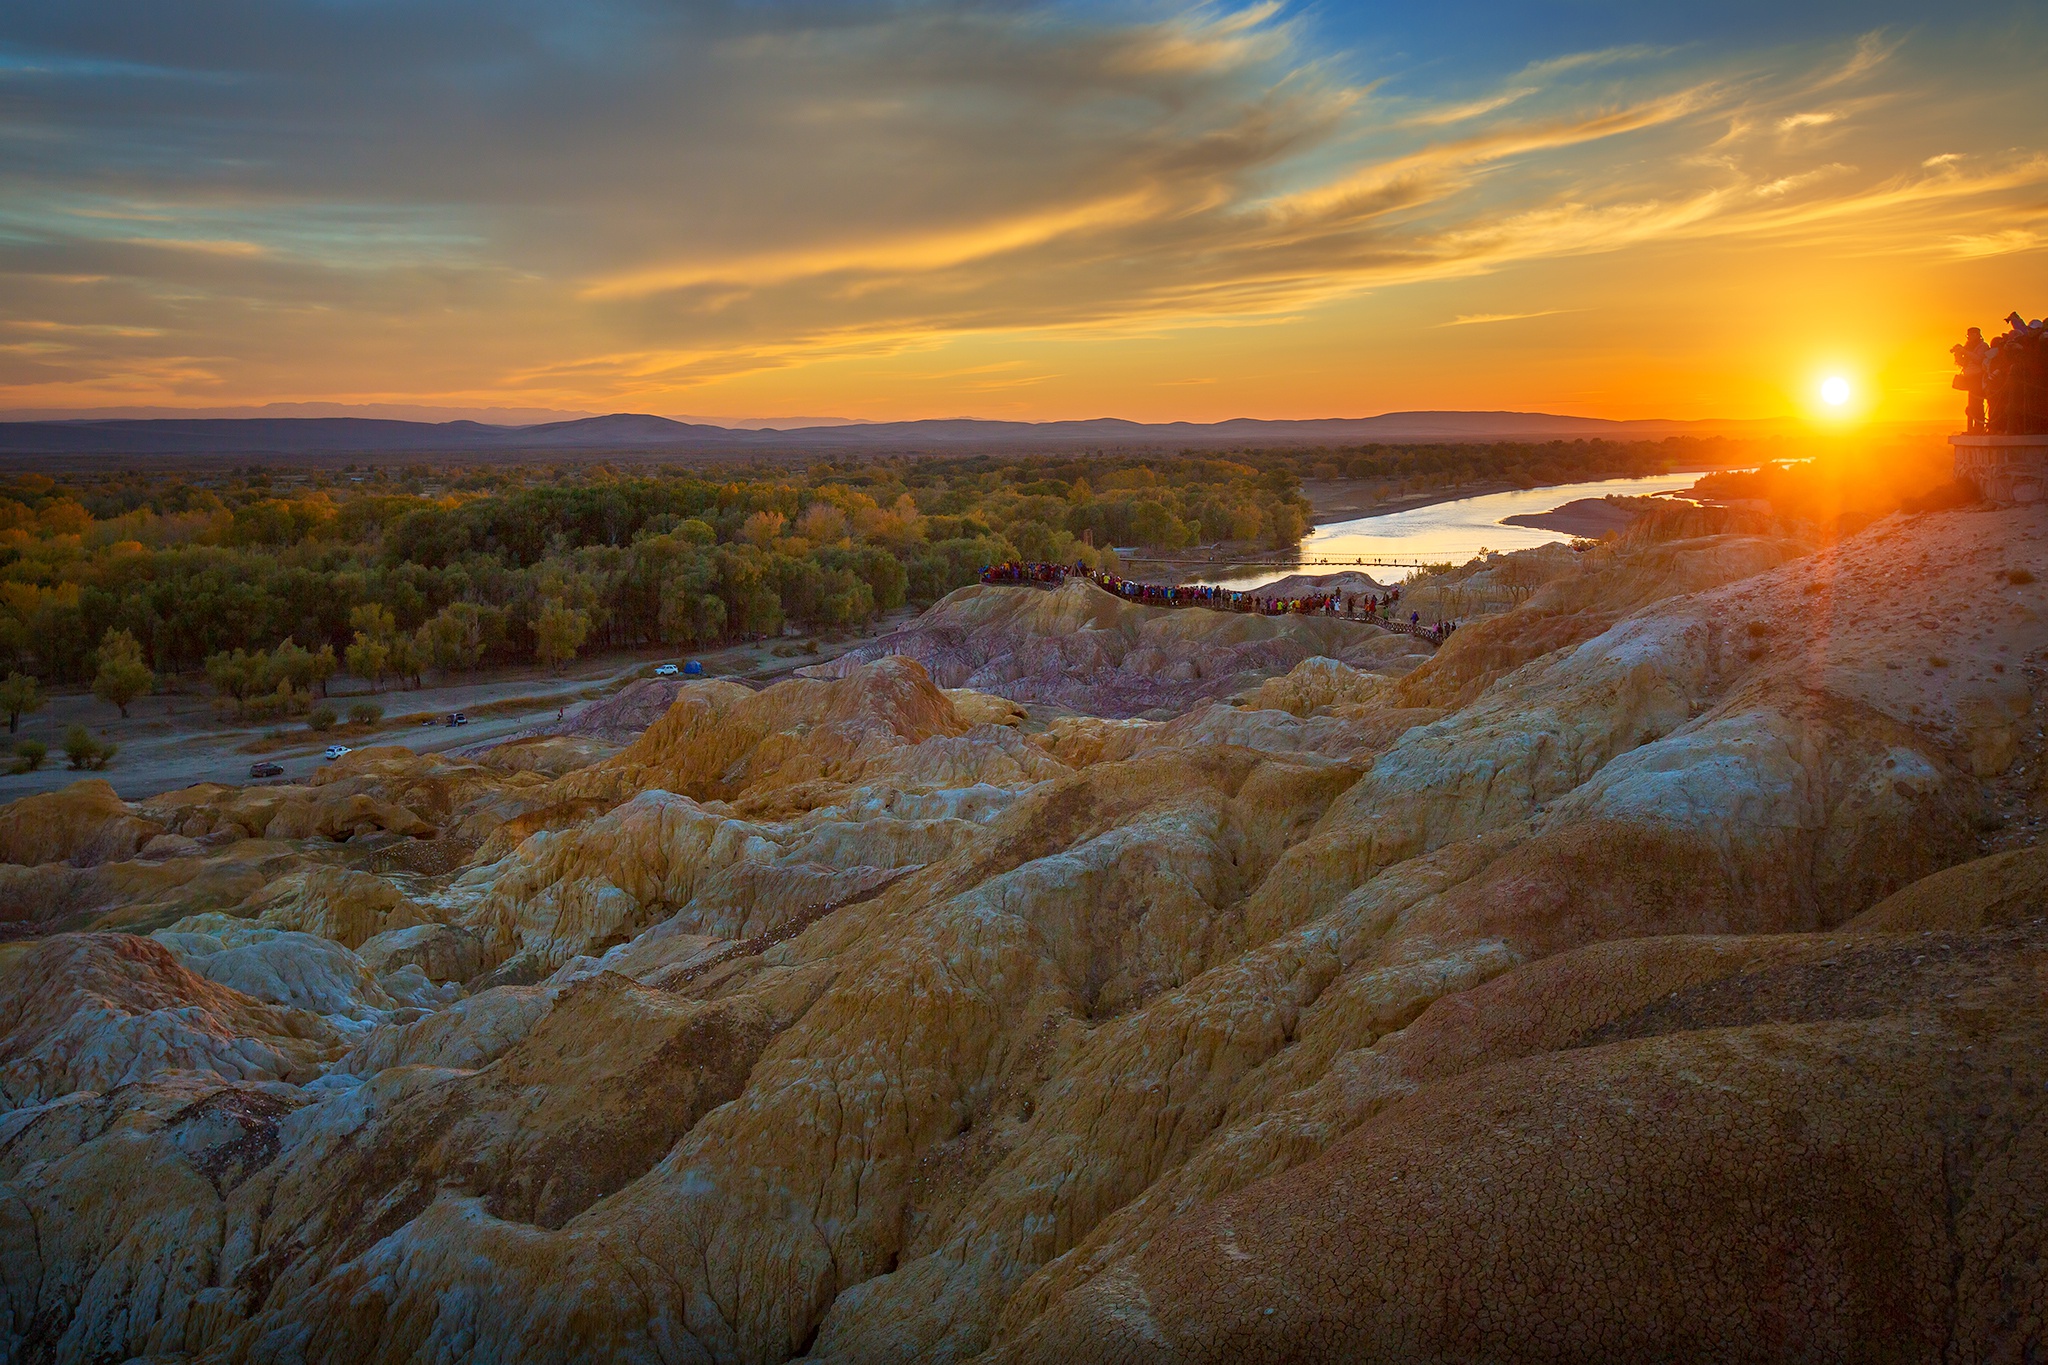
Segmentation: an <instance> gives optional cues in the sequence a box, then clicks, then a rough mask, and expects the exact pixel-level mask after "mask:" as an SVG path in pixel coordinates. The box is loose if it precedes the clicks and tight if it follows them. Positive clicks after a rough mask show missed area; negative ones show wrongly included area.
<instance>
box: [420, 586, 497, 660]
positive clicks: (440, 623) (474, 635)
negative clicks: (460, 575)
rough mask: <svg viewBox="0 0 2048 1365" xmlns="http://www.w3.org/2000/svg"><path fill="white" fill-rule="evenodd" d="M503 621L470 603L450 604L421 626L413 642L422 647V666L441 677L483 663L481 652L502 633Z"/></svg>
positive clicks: (491, 611)
mask: <svg viewBox="0 0 2048 1365" xmlns="http://www.w3.org/2000/svg"><path fill="white" fill-rule="evenodd" d="M503 630H504V620H503V616H502V614H501V613H499V612H497V611H496V610H494V609H493V610H487V609H485V608H483V607H479V606H478V605H477V604H476V603H474V602H451V603H449V604H448V605H447V606H445V607H443V608H441V610H440V612H439V613H438V614H436V615H435V616H434V618H433V619H432V620H430V621H428V622H426V623H425V624H424V625H422V626H421V627H420V628H419V630H418V632H417V633H416V634H415V636H414V639H415V640H416V641H419V642H420V643H421V645H422V658H423V659H424V660H425V662H426V663H427V664H428V665H430V666H432V667H434V668H437V669H439V670H441V671H442V672H443V673H450V672H453V671H454V670H456V669H458V668H459V669H462V670H463V671H464V672H468V671H469V670H471V669H473V668H475V667H476V666H477V665H478V664H480V663H482V662H483V658H484V651H485V650H487V649H489V648H490V646H491V644H492V642H493V641H494V640H495V639H496V638H497V637H498V636H499V635H500V634H501V633H502V632H503Z"/></svg>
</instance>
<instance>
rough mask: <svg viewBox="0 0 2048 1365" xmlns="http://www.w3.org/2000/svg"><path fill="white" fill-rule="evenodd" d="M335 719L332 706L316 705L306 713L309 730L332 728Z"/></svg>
mask: <svg viewBox="0 0 2048 1365" xmlns="http://www.w3.org/2000/svg"><path fill="white" fill-rule="evenodd" d="M334 721H335V715H334V708H333V707H331V706H316V707H314V708H313V709H312V710H310V711H308V712H307V713H306V728H307V729H308V730H332V729H333V728H334Z"/></svg>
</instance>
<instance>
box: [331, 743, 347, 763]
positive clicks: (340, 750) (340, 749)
mask: <svg viewBox="0 0 2048 1365" xmlns="http://www.w3.org/2000/svg"><path fill="white" fill-rule="evenodd" d="M347 752H348V745H346V744H330V745H328V746H327V753H326V759H327V761H328V762H329V763H332V762H333V761H334V760H335V759H337V758H340V757H341V756H342V755H343V754H345V753H347Z"/></svg>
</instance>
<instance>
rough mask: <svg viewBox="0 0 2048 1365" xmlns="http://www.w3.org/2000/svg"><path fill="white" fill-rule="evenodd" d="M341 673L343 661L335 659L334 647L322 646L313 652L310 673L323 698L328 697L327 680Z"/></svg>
mask: <svg viewBox="0 0 2048 1365" xmlns="http://www.w3.org/2000/svg"><path fill="white" fill-rule="evenodd" d="M340 671H341V660H339V659H337V658H335V657H334V646H333V645H322V646H320V648H318V649H316V650H314V651H313V663H312V668H311V670H310V672H311V677H312V680H313V684H314V686H316V687H318V688H319V689H320V695H321V696H323V697H324V696H326V695H327V680H328V679H329V678H331V677H333V676H334V675H335V674H336V673H339V672H340Z"/></svg>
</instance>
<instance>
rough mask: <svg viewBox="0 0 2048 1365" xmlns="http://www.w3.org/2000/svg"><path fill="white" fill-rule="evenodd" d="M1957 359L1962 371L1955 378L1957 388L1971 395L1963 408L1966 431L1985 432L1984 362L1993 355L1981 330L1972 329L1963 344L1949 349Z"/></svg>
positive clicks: (1957, 364)
mask: <svg viewBox="0 0 2048 1365" xmlns="http://www.w3.org/2000/svg"><path fill="white" fill-rule="evenodd" d="M1948 351H1949V354H1950V355H1952V356H1954V357H1955V358H1956V367H1957V368H1958V369H1960V370H1961V371H1962V373H1961V374H1959V375H1957V376H1956V377H1955V380H1954V383H1955V386H1956V387H1957V388H1959V389H1961V390H1963V391H1964V392H1965V393H1967V394H1968V395H1969V401H1968V402H1967V403H1966V404H1965V405H1964V407H1963V416H1964V419H1965V423H1966V426H1965V430H1968V431H1973V432H1976V431H1982V430H1984V362H1985V359H1986V358H1987V357H1988V356H1989V355H1990V354H1991V346H1990V344H1989V343H1987V342H1986V341H1985V340H1984V332H1983V330H1982V329H1981V328H1977V327H1972V328H1971V329H1970V330H1969V333H1968V335H1967V337H1966V338H1965V340H1964V341H1963V344H1962V345H1960V346H1951V347H1949V348H1948Z"/></svg>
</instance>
